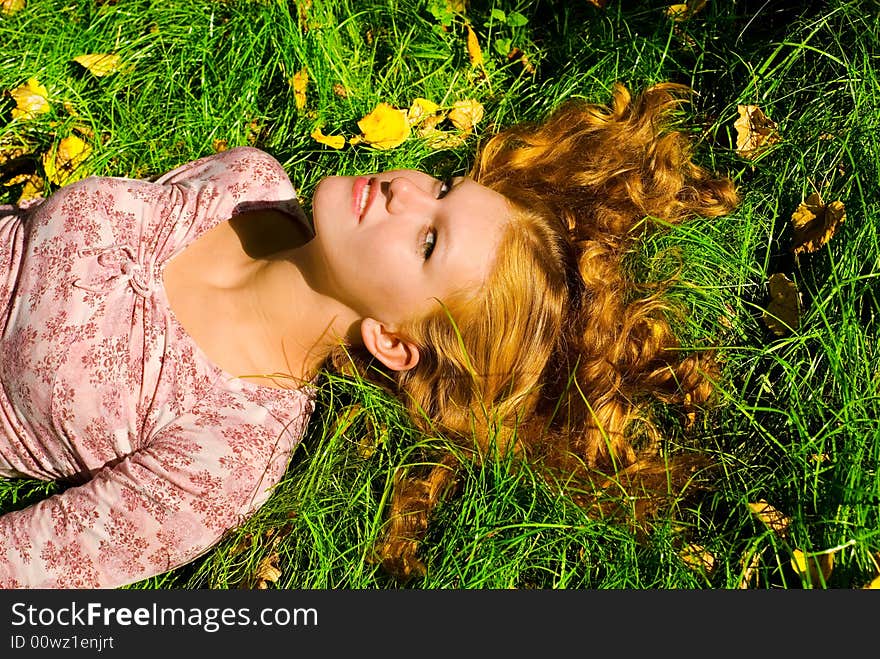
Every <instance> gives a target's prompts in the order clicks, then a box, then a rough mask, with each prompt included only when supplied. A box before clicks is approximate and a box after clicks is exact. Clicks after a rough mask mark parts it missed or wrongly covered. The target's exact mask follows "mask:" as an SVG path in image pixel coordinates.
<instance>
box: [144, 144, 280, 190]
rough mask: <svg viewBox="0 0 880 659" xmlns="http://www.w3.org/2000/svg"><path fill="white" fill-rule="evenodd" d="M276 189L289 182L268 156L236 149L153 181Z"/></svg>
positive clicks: (259, 150) (183, 165)
mask: <svg viewBox="0 0 880 659" xmlns="http://www.w3.org/2000/svg"><path fill="white" fill-rule="evenodd" d="M236 178H238V179H242V180H243V181H254V180H255V179H256V181H257V182H262V183H264V184H273V185H277V184H279V183H283V182H287V183H289V182H290V180H289V179H288V177H287V172H286V171H285V170H284V167H283V166H282V165H281V163H280V162H278V160H277V159H276V158H275V157H274V156H272V155H271V154H270V153H267V152H266V151H263V150H262V149H258V148H256V147H252V146H238V147H233V148H231V149H227V150H225V151H219V152H218V153H212V154H210V155H207V156H202V157H201V158H198V159H196V160H192V161H190V162H187V163H184V164H182V165H180V166H179V167H176V168H175V169H172V170H171V171H169V172H168V173H166V174H164V175H162V176H160V177H159V178H158V179H156V183H159V184H174V183H184V182H187V181H193V180H200V181H216V180H222V181H223V182H225V183H229V182H231V180H232V179H236Z"/></svg>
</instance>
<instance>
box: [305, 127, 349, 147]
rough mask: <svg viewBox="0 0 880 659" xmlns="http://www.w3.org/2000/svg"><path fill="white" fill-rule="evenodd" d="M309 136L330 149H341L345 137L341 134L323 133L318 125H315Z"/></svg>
mask: <svg viewBox="0 0 880 659" xmlns="http://www.w3.org/2000/svg"><path fill="white" fill-rule="evenodd" d="M309 135H310V137H311V138H312V139H313V140H315V141H316V142H317V143H318V144H323V145H324V146H329V147H330V148H331V149H341V148H342V147H344V146H345V137H344V136H342V135H324V133H323V131H322V130H321V127H320V126H315V127H314V128H313V129H312V132H311V133H310V134H309Z"/></svg>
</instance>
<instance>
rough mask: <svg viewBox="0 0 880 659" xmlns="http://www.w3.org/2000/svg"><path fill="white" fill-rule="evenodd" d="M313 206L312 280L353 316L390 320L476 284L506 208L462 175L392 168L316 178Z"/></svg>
mask: <svg viewBox="0 0 880 659" xmlns="http://www.w3.org/2000/svg"><path fill="white" fill-rule="evenodd" d="M312 214H313V222H314V225H315V238H314V240H313V242H314V243H315V244H314V245H312V247H313V248H316V249H317V253H318V255H319V256H318V265H317V273H313V274H316V276H317V277H318V279H319V281H317V282H315V283H317V284H318V285H319V286H320V287H321V288H322V289H323V291H324V292H326V293H327V294H330V295H332V296H333V297H335V298H336V299H338V300H339V301H341V302H343V303H344V304H346V305H347V306H348V307H349V308H351V309H353V310H354V311H356V312H357V314H358V315H360V316H361V317H362V318H374V319H376V320H379V321H381V322H383V323H387V324H389V325H391V326H395V325H400V324H401V323H402V322H404V321H406V320H410V319H412V318H413V317H418V316H420V315H424V314H427V313H428V312H430V311H432V310H436V308H437V303H436V300H435V298H437V299H440V300H445V299H446V298H448V296H449V295H450V294H452V293H457V292H460V291H467V290H471V289H476V288H478V287H479V286H480V285H481V284H482V282H483V281H484V280H485V279H486V277H487V276H488V274H489V272H490V271H491V268H492V265H493V263H494V261H495V252H496V250H497V246H498V243H499V241H500V238H501V235H502V230H503V228H504V226H505V225H506V224H507V222H508V221H509V219H510V214H511V209H510V206H509V204H508V202H507V199H506V198H505V197H504V196H503V195H501V194H500V193H498V192H495V191H494V190H490V189H489V188H486V187H484V186H482V185H480V184H478V183H476V182H474V181H473V180H471V179H469V178H455V179H451V180H450V181H447V182H444V181H441V180H439V179H436V178H434V177H432V176H430V175H428V174H424V173H422V172H418V171H413V170H393V171H388V172H383V173H381V174H376V175H374V176H369V177H347V176H333V177H329V178H325V179H323V180H322V181H321V182H320V183H319V184H318V186H317V188H316V189H315V193H314V195H313V197H312Z"/></svg>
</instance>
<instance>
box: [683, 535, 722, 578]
mask: <svg viewBox="0 0 880 659" xmlns="http://www.w3.org/2000/svg"><path fill="white" fill-rule="evenodd" d="M678 555H679V556H680V557H681V560H682V561H684V563H685V564H686V565H687V566H688V567H690V568H691V569H694V570H699V571H701V572H705V573H706V574H712V572H713V571H714V569H715V556H714V555H713V554H712V553H711V552H710V551H709V550H707V549H706V548H705V547H703V546H702V545H697V544H694V543H690V544H688V545H687V546H686V547H684V548H683V549H682V550H681V551H680V552H679V554H678Z"/></svg>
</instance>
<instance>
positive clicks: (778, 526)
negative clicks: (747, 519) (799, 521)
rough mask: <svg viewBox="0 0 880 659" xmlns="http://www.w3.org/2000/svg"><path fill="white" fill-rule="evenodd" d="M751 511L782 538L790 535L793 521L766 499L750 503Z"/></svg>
mask: <svg viewBox="0 0 880 659" xmlns="http://www.w3.org/2000/svg"><path fill="white" fill-rule="evenodd" d="M749 509H750V510H751V511H752V514H753V515H754V516H755V517H757V518H758V519H759V520H761V522H763V523H764V525H765V526H766V527H767V528H768V529H770V530H771V531H773V532H775V533H777V534H779V536H780V537H782V538H784V537H785V536H786V535H788V527H789V525H790V524H791V521H790V520H789V519H788V517H786V516H785V515H783V514H782V513H781V512H779V511H778V510H777V509H776V508H774V507H773V506H771V505H770V504H769V503H767V502H766V501H764V499H759V500H758V502H757V503H749Z"/></svg>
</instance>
